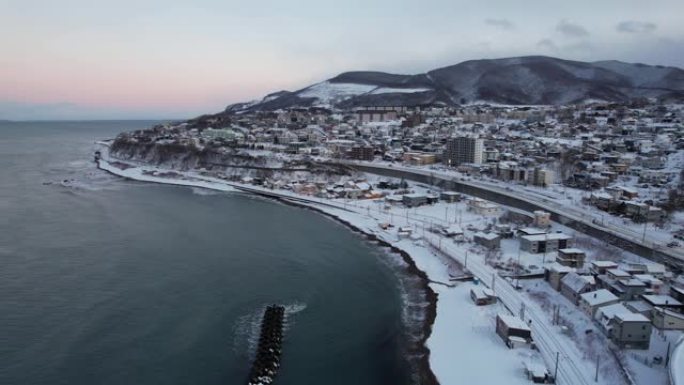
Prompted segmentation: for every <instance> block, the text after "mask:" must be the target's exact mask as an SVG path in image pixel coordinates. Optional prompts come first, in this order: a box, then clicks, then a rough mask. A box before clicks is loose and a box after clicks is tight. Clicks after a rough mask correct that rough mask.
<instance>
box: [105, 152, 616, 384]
mask: <svg viewBox="0 0 684 385" xmlns="http://www.w3.org/2000/svg"><path fill="white" fill-rule="evenodd" d="M100 167H101V168H103V169H105V170H108V171H110V172H112V173H115V174H117V175H121V176H124V177H128V178H131V179H136V180H142V181H149V182H157V183H169V184H177V185H187V186H193V187H203V188H209V189H216V190H221V191H232V190H234V189H235V188H237V189H240V190H245V191H253V192H261V193H269V194H275V195H277V196H278V197H280V198H281V199H285V200H288V199H289V200H293V201H296V203H298V204H300V205H305V206H307V205H308V206H311V207H315V208H317V209H319V210H322V211H324V212H326V213H328V214H330V215H333V216H335V217H338V218H340V219H341V220H343V221H346V222H348V223H352V224H353V225H354V226H356V227H358V228H359V229H361V230H362V231H364V232H366V233H368V234H373V235H375V236H377V237H378V238H380V239H382V240H384V241H386V242H388V243H390V244H392V245H394V246H396V247H398V248H400V249H402V250H404V251H406V252H407V253H409V254H410V255H411V258H412V259H413V260H414V261H415V263H416V266H417V267H418V268H419V269H420V270H422V271H424V272H426V274H427V275H428V278H429V279H430V280H431V281H434V282H436V283H433V284H431V286H432V287H433V290H435V291H436V292H437V293H439V294H440V297H439V299H438V306H437V319H436V321H435V324H434V329H433V333H432V334H431V336H430V337H429V339H428V341H427V344H428V346H429V347H430V349H431V350H432V351H433V354H432V355H431V357H430V364H431V367H432V368H433V371H434V373H435V374H436V376H437V377H438V379H442V380H443V382H442V383H444V384H448V383H452V381H454V379H463V378H469V379H472V382H469V383H492V384H499V383H501V384H503V383H506V384H508V383H518V382H521V383H522V382H527V380H526V379H525V377H524V372H523V361H526V360H534V359H535V357H534V356H535V355H534V354H532V351H529V350H528V351H525V352H524V353H523V351H518V350H515V351H511V350H508V349H507V348H506V347H505V346H504V344H503V342H500V341H497V339H498V338H499V337H498V336H496V334H495V333H494V325H493V320H494V315H495V313H496V312H499V311H503V310H504V308H502V306H505V307H506V309H509V310H510V311H513V312H517V311H518V310H519V309H520V308H521V307H522V306H523V304H525V305H524V306H525V308H526V311H525V320H526V321H529V322H531V328H532V331H533V336H534V338H535V341H536V344H537V346H538V348H539V350H540V354H539V353H538V356H537V358H536V359H537V360H543V362H544V363H545V365H546V367H547V368H548V369H549V370H551V371H552V368H553V366H554V363H555V357H556V354H557V353H558V354H559V355H560V362H561V363H560V365H559V369H558V378H559V382H560V383H565V384H580V385H581V384H589V383H593V370H594V365H595V358H594V357H591V356H590V355H587V354H586V352H584V351H583V350H582V349H583V346H582V345H580V344H578V343H577V341H575V340H573V339H572V338H570V337H569V336H567V335H564V334H563V331H562V330H561V329H560V328H559V327H557V326H553V325H552V324H551V316H550V314H548V312H546V311H545V310H544V309H543V308H542V306H540V305H539V304H537V303H535V302H534V301H532V300H531V299H530V298H529V297H528V296H527V294H526V293H521V292H519V291H517V290H515V289H514V288H513V286H512V285H511V283H510V282H509V281H507V280H505V279H502V278H500V277H498V276H497V274H496V271H495V270H494V269H493V268H492V267H491V266H489V265H488V264H487V263H485V256H484V255H483V253H482V252H481V250H478V249H477V248H474V249H473V246H472V245H471V244H468V243H463V244H455V243H453V242H452V241H451V240H448V239H447V238H444V237H442V236H439V235H436V234H434V233H432V232H430V231H429V228H430V226H431V225H432V224H435V223H439V224H454V223H459V224H461V225H463V226H464V227H467V226H468V225H472V227H473V230H467V231H475V230H476V229H477V228H479V227H482V226H486V225H487V224H489V223H492V221H493V218H488V217H482V216H478V215H474V214H472V213H470V212H467V211H466V210H465V209H464V207H463V206H462V205H459V204H452V205H449V204H445V203H439V204H435V205H431V206H423V207H421V208H420V209H410V210H407V209H404V208H400V207H390V206H386V205H384V204H383V203H381V202H380V201H372V200H366V201H344V200H330V199H320V198H313V197H303V196H299V195H296V194H294V193H292V192H290V191H283V190H277V191H273V190H268V189H265V188H261V187H257V186H249V185H241V184H238V183H232V182H227V181H224V180H221V179H216V178H211V177H206V176H203V175H199V174H197V173H194V172H184V173H180V172H176V171H170V170H162V169H158V168H155V167H148V166H143V167H140V166H138V167H130V168H126V167H125V166H124V167H121V165H119V167H117V166H115V165H114V163H108V162H106V161H101V162H100ZM413 188H416V189H420V188H427V187H421V186H415V185H414V186H413ZM379 202H380V203H379ZM380 223H394V224H395V227H392V228H388V229H386V230H383V229H381V228H380V227H379V224H380ZM399 226H407V227H411V228H413V229H414V235H413V236H412V237H410V238H402V237H399V236H398V234H397V231H396V228H397V227H399ZM437 248H439V249H440V250H441V252H443V253H444V255H446V256H447V257H448V258H450V259H451V260H452V261H459V262H460V263H461V264H466V263H467V269H468V270H469V271H471V272H472V273H473V274H474V275H475V276H476V277H478V278H479V279H480V281H481V282H483V283H486V284H488V285H490V286H493V288H494V289H495V291H496V294H497V295H498V296H499V297H500V299H501V304H500V305H496V307H490V308H487V309H484V308H476V307H474V306H472V305H470V304H469V301H468V298H467V294H466V293H467V287H468V285H470V284H468V283H462V284H458V285H456V286H455V287H448V286H445V285H444V283H448V282H449V274H448V273H449V268H450V267H449V264H448V263H445V262H444V259H443V258H439V257H437V256H436V255H435V253H434V250H435V249H437ZM468 251H470V252H471V254H470V258H469V259H467V260H466V258H467V257H466V255H468V254H467V252H468ZM530 262H531V261H530ZM440 283H441V284H440ZM487 330H489V333H487ZM496 342H500V343H499V344H498V345H497V343H496ZM464 343H467V346H468V349H467V350H464V349H463V346H464ZM488 357H489V358H488ZM491 357H496V363H497V364H496V365H494V366H492V365H491V362H492V361H491ZM481 360H482V361H481ZM476 362H477V363H479V365H476V364H475V363H476ZM483 367H484V368H487V370H483ZM602 368H606V369H602V372H603V371H605V372H606V373H619V370H620V369H619V365H618V363H617V361H615V360H612V361H611V360H610V359H609V358H606V360H605V361H603V364H602ZM480 380H482V381H484V382H480ZM458 382H459V383H460V382H462V380H459V381H458ZM598 383H600V384H606V385H608V384H611V385H613V384H621V383H623V382H621V379H620V377H619V376H617V375H608V374H606V375H604V376H602V377H600V378H599V382H598Z"/></svg>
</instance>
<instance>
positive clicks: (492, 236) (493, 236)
mask: <svg viewBox="0 0 684 385" xmlns="http://www.w3.org/2000/svg"><path fill="white" fill-rule="evenodd" d="M475 236H476V237H478V238H484V239H486V240H488V241H493V240H495V239H497V238H499V235H498V234H494V233H483V232H481V231H480V232H478V233H475Z"/></svg>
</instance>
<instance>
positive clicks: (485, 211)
mask: <svg viewBox="0 0 684 385" xmlns="http://www.w3.org/2000/svg"><path fill="white" fill-rule="evenodd" d="M468 210H470V211H473V212H475V213H476V214H479V215H497V214H499V210H500V208H499V205H497V204H495V203H492V202H488V201H486V200H484V199H479V198H472V199H470V200H468Z"/></svg>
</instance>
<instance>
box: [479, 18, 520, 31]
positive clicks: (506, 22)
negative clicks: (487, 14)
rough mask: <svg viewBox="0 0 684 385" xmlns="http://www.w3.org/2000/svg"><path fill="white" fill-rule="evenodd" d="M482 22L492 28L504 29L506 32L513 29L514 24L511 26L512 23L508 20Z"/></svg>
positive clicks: (486, 20)
mask: <svg viewBox="0 0 684 385" xmlns="http://www.w3.org/2000/svg"><path fill="white" fill-rule="evenodd" d="M484 22H485V24H487V25H491V26H493V27H497V28H501V29H505V30H507V31H510V30H512V29H515V24H513V22H512V21H510V20H508V19H485V21H484Z"/></svg>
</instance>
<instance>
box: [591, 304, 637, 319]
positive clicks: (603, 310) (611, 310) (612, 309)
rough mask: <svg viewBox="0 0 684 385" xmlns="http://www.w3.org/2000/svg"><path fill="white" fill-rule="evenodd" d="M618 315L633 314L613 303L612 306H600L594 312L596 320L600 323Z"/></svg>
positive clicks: (623, 306) (622, 306) (620, 305)
mask: <svg viewBox="0 0 684 385" xmlns="http://www.w3.org/2000/svg"><path fill="white" fill-rule="evenodd" d="M618 314H634V313H632V311H631V310H629V309H628V308H627V307H625V305H623V304H621V303H614V304H612V305H607V306H601V307H600V308H599V309H598V310H597V311H596V317H595V318H596V319H597V320H599V321H601V320H611V319H613V317H615V316H617V315H618Z"/></svg>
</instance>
